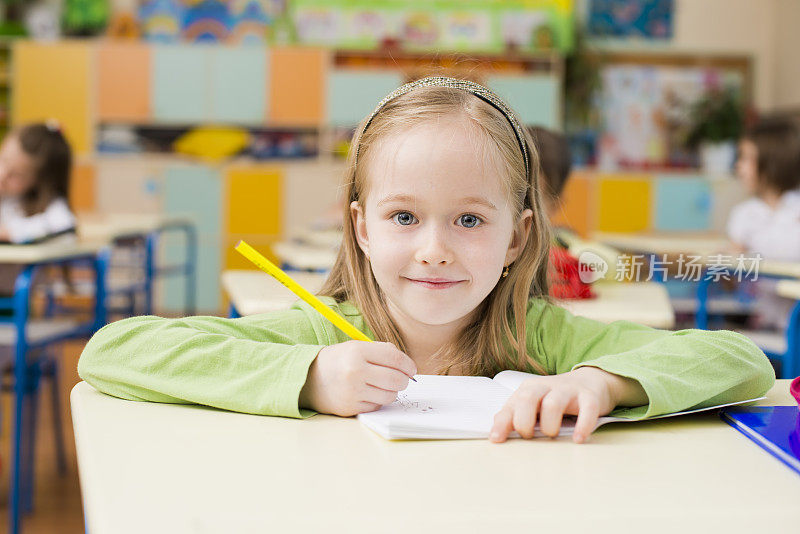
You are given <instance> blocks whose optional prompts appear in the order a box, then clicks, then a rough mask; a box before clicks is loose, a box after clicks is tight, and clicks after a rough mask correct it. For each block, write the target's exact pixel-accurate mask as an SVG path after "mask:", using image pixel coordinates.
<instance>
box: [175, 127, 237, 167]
mask: <svg viewBox="0 0 800 534" xmlns="http://www.w3.org/2000/svg"><path fill="white" fill-rule="evenodd" d="M249 142H250V134H249V133H248V132H247V131H246V130H243V129H241V128H218V127H213V126H204V127H200V128H196V129H194V130H192V131H190V132H188V133H186V134H184V135H182V136H181V137H179V138H178V139H177V140H176V141H175V142H174V143H173V144H172V148H173V149H174V150H175V152H178V153H179V154H186V155H189V156H197V157H199V158H202V159H205V160H209V161H219V160H222V159H224V158H227V157H229V156H233V155H235V154H238V153H239V152H241V151H242V149H244V148H245V147H247V145H248V143H249Z"/></svg>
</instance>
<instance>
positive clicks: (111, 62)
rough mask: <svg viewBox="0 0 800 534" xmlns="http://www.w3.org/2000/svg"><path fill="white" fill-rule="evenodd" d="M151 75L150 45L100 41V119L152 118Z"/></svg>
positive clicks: (98, 94) (128, 120)
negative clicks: (101, 42)
mask: <svg viewBox="0 0 800 534" xmlns="http://www.w3.org/2000/svg"><path fill="white" fill-rule="evenodd" d="M151 74H152V65H151V61H150V47H149V46H148V45H147V44H144V43H115V42H113V41H108V42H104V43H103V44H101V45H100V46H99V48H98V50H97V118H98V119H99V120H100V121H127V122H134V123H145V122H147V121H149V120H150V115H151V110H150V86H151V85H152V82H151V79H150V78H151Z"/></svg>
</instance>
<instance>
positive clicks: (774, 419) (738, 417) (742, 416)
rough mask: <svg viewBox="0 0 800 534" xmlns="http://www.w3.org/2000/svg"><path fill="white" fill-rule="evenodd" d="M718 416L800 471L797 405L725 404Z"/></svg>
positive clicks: (799, 429)
mask: <svg viewBox="0 0 800 534" xmlns="http://www.w3.org/2000/svg"><path fill="white" fill-rule="evenodd" d="M720 417H722V419H723V421H725V422H726V423H728V424H729V425H731V426H732V427H734V428H735V429H736V430H738V431H739V432H741V433H742V434H744V435H745V436H747V437H748V438H750V439H751V440H753V441H754V442H755V443H756V445H758V446H759V447H761V448H762V449H764V450H765V451H767V452H768V453H770V454H771V455H773V456H774V457H776V458H777V459H778V460H780V461H781V462H783V463H784V464H786V465H787V466H789V467H790V468H791V469H793V470H794V471H795V472H796V473H797V474H799V475H800V410H798V408H797V406H759V407H750V408H726V409H724V410H722V412H721V413H720Z"/></svg>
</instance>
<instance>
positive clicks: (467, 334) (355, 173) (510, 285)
mask: <svg viewBox="0 0 800 534" xmlns="http://www.w3.org/2000/svg"><path fill="white" fill-rule="evenodd" d="M451 116H462V117H465V118H467V119H469V120H470V121H471V122H472V124H474V125H476V126H477V130H478V131H480V132H481V133H482V134H483V135H482V137H483V138H484V141H485V143H484V154H485V155H486V156H487V157H491V158H492V159H494V160H496V161H498V163H500V167H501V169H500V170H501V174H503V175H504V177H505V178H506V180H505V182H506V183H505V186H506V188H507V192H508V195H509V200H510V203H509V204H510V206H511V208H512V213H513V216H514V221H518V220H519V218H520V216H521V214H522V211H523V210H524V209H526V208H530V209H531V210H532V211H533V221H532V224H531V229H530V232H529V233H528V237H527V240H526V242H525V244H524V246H523V247H522V249H521V252H520V253H519V257H518V258H517V259H516V260H515V261H514V262H513V263H512V264H511V265H510V268H509V273H508V276H507V277H505V278H500V280H499V282H498V283H497V285H496V286H495V287H494V289H492V291H491V293H489V295H488V296H487V297H486V298H485V299H484V301H483V302H482V303H481V304H480V305H479V306H478V308H479V309H478V310H476V313H475V314H474V319H473V321H472V322H471V323H470V324H469V325H467V326H466V327H465V329H464V331H463V332H462V333H461V335H458V336H456V337H455V340H454V341H453V342H451V343H448V344H447V345H445V346H443V347H441V348H440V349H439V350H438V351H437V352H436V355H435V358H436V361H437V362H438V368H437V372H439V373H447V372H448V371H449V370H450V369H451V368H456V369H458V370H459V371H461V372H465V373H466V374H470V375H490V374H493V373H496V372H498V371H500V370H502V369H507V368H509V367H514V368H517V369H520V370H526V371H529V370H534V371H536V372H538V373H541V374H546V372H545V370H544V368H543V367H542V366H541V365H539V364H538V363H537V362H536V361H535V360H534V359H533V358H530V357H529V356H528V354H527V350H526V328H525V319H526V313H527V306H528V299H529V298H530V297H538V298H543V299H547V298H548V297H547V295H548V283H547V272H548V251H549V244H550V227H549V223H548V221H547V218H546V215H545V210H544V209H543V204H542V196H541V191H540V185H539V177H538V175H539V158H538V155H537V153H536V149H535V145H534V143H533V141H532V140H531V137H530V134H529V133H528V132H527V131H524V129H523V131H524V135H525V142H526V143H527V152H528V157H529V161H528V164H529V168H530V169H531V172H530V183H529V182H528V173H527V172H526V169H525V162H524V160H523V156H522V150H521V147H520V143H519V142H518V140H517V137H516V135H515V133H514V129H513V128H512V126H511V124H510V122H509V119H508V118H506V116H505V115H503V113H502V112H500V111H499V110H498V109H496V108H495V107H493V106H492V105H490V104H488V103H487V102H485V101H483V100H482V99H480V98H478V97H476V96H475V95H473V94H472V93H470V92H468V91H466V90H463V89H454V88H450V87H436V86H434V87H418V88H415V89H413V90H412V91H410V92H408V93H406V94H403V95H401V96H398V97H397V98H394V99H392V100H390V101H389V102H387V103H386V104H385V105H384V106H383V107H382V108H381V109H380V111H379V112H378V113H377V114H375V115H374V116H373V117H372V120H371V121H370V122H369V123H368V128H367V129H366V131H365V126H367V120H368V119H364V120H363V121H362V122H361V124H360V125H359V127H358V129H357V130H356V135H355V136H354V138H353V143H352V145H351V146H350V151H349V153H348V158H347V169H346V171H345V177H344V178H345V179H344V189H345V195H344V196H345V199H346V200H347V204H348V206H346V207H345V210H344V211H345V213H344V220H343V224H344V237H343V240H342V246H341V247H340V249H339V254H338V257H337V258H336V263H335V264H334V266H333V269H332V270H331V273H330V275H329V277H328V279H327V281H326V283H325V285H324V286H323V288H322V289H321V290H320V294H322V295H328V296H331V297H333V298H334V299H336V300H337V301H338V302H342V301H345V300H348V301H351V302H352V303H354V304H355V305H356V306H357V307H358V309H359V310H360V311H361V313H362V314H363V315H364V319H365V321H366V322H367V324H368V325H369V327H370V329H371V330H372V332H373V334H374V336H375V339H376V340H379V341H388V342H391V343H393V344H394V345H395V346H397V347H398V348H399V349H400V350H402V351H404V352H405V351H406V347H405V343H404V341H403V339H402V337H401V335H400V332H399V330H398V328H397V326H396V325H395V323H394V321H393V320H392V318H391V316H390V315H389V312H388V311H387V309H386V306H385V304H384V301H385V299H384V298H383V296H382V290H381V288H380V287H379V286H378V283H377V281H376V280H375V278H374V276H373V274H372V270H371V267H370V262H369V259H368V258H367V257H366V256H365V254H364V253H363V251H362V250H361V248H360V247H359V246H358V242H357V240H356V234H355V229H354V228H353V223H352V221H351V218H350V211H349V204H350V202H352V201H357V202H359V204H360V205H361V207H362V209H363V208H364V204H363V203H364V200H365V199H366V198H367V194H368V187H369V180H368V176H367V174H368V173H367V169H368V167H369V161H370V159H371V155H372V153H373V152H375V149H376V148H377V147H378V146H380V141H381V140H382V139H387V138H388V137H390V136H391V135H393V134H396V133H398V132H401V131H405V130H408V129H410V128H412V127H414V126H415V125H418V124H422V123H428V122H430V121H436V120H437V119H441V118H444V117H451ZM514 353H516V357H515V358H514V357H513V354H514Z"/></svg>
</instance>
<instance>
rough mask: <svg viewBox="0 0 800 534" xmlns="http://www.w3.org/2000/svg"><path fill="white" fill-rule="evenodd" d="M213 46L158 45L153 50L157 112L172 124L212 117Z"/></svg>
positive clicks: (157, 118)
mask: <svg viewBox="0 0 800 534" xmlns="http://www.w3.org/2000/svg"><path fill="white" fill-rule="evenodd" d="M210 54H211V48H210V47H208V46H201V45H191V46H189V45H158V46H155V47H154V50H153V77H152V83H153V113H154V114H155V119H156V120H157V121H160V122H168V123H192V124H193V123H198V122H203V121H206V120H207V119H208V118H209V116H210V113H209V108H210V101H209V89H208V85H209V72H210V65H211V62H210V59H211V55H210Z"/></svg>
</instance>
